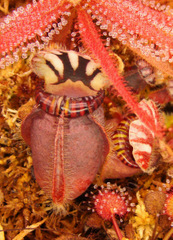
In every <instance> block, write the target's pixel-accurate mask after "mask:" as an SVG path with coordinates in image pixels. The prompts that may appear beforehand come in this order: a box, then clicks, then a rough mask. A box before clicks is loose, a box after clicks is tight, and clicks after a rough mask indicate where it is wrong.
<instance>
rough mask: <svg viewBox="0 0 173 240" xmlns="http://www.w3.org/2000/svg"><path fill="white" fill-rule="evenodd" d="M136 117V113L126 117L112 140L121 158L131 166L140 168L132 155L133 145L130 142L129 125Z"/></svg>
mask: <svg viewBox="0 0 173 240" xmlns="http://www.w3.org/2000/svg"><path fill="white" fill-rule="evenodd" d="M134 119H135V116H134V115H129V116H127V117H126V118H124V119H123V120H122V121H121V122H120V123H119V125H118V127H117V129H116V131H115V133H114V134H113V137H112V140H113V143H114V150H115V153H116V155H117V157H118V159H119V160H121V161H122V162H123V163H124V164H126V165H127V166H129V167H133V168H138V165H137V164H136V163H135V161H134V158H133V155H132V147H131V145H130V143H129V127H130V123H131V122H132V121H133V120H134Z"/></svg>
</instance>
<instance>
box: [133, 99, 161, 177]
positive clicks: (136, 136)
mask: <svg viewBox="0 0 173 240" xmlns="http://www.w3.org/2000/svg"><path fill="white" fill-rule="evenodd" d="M139 105H140V107H141V108H142V109H143V113H144V115H146V117H147V118H148V119H151V121H148V124H146V123H144V122H142V121H141V120H140V119H138V120H135V121H133V122H132V123H131V124H130V129H129V142H130V144H131V145H132V147H133V156H134V159H135V161H136V163H137V164H138V165H139V167H140V168H141V169H142V170H143V171H144V172H147V173H152V172H153V170H154V169H155V168H156V166H157V163H158V161H159V155H160V153H159V151H158V150H157V149H158V148H159V141H158V139H157V136H158V135H160V130H161V129H160V122H161V117H160V114H159V111H158V109H157V107H156V104H155V103H154V102H153V101H152V100H149V101H146V100H145V99H144V100H142V101H141V102H140V103H139ZM156 133H157V136H156Z"/></svg>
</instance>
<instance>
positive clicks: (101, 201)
mask: <svg viewBox="0 0 173 240" xmlns="http://www.w3.org/2000/svg"><path fill="white" fill-rule="evenodd" d="M94 205H95V210H96V212H97V214H99V215H100V216H101V217H102V218H103V219H105V220H112V216H113V215H114V214H117V215H119V216H123V215H125V214H126V212H127V206H126V203H125V201H124V200H123V198H122V197H121V196H120V195H119V194H117V193H115V192H114V191H103V192H99V194H98V195H97V196H96V197H95V201H94Z"/></svg>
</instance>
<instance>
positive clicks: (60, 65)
mask: <svg viewBox="0 0 173 240" xmlns="http://www.w3.org/2000/svg"><path fill="white" fill-rule="evenodd" d="M44 58H45V59H46V60H48V61H49V62H50V63H51V64H52V65H53V66H54V67H55V69H56V70H57V71H58V72H59V75H60V76H61V77H63V75H64V64H63V62H62V61H61V59H60V58H59V57H57V56H56V55H54V54H52V53H47V54H45V56H44Z"/></svg>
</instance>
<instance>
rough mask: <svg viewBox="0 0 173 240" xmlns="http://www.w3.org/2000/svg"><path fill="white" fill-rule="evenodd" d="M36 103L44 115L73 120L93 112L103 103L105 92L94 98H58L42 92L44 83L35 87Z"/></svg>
mask: <svg viewBox="0 0 173 240" xmlns="http://www.w3.org/2000/svg"><path fill="white" fill-rule="evenodd" d="M35 95H36V97H35V99H36V102H37V104H38V105H39V107H40V108H41V109H42V110H43V111H45V112H46V113H48V114H50V115H54V116H60V114H61V113H63V114H64V117H69V118H74V117H80V116H83V115H85V114H89V113H92V112H94V111H95V110H96V109H97V108H98V107H99V106H100V105H101V104H102V102H103V99H104V96H105V91H104V90H100V91H98V92H97V94H96V95H94V96H84V97H69V96H58V95H53V94H51V93H48V92H45V91H44V81H40V82H39V83H38V84H37V86H36V93H35Z"/></svg>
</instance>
